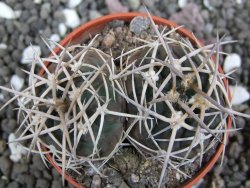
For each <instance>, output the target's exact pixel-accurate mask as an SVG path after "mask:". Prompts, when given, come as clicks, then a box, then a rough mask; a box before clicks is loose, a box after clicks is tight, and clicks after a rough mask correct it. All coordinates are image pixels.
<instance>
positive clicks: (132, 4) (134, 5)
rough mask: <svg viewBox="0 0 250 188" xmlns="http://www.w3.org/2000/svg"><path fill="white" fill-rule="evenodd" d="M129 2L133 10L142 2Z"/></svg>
mask: <svg viewBox="0 0 250 188" xmlns="http://www.w3.org/2000/svg"><path fill="white" fill-rule="evenodd" d="M128 4H129V6H130V7H131V8H132V9H133V10H135V9H138V8H139V6H140V4H141V2H140V0H128Z"/></svg>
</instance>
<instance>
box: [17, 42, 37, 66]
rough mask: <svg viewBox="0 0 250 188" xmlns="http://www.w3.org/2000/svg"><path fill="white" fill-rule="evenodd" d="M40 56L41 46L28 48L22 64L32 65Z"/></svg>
mask: <svg viewBox="0 0 250 188" xmlns="http://www.w3.org/2000/svg"><path fill="white" fill-rule="evenodd" d="M40 55H41V48H40V46H28V47H27V48H25V49H24V50H23V54H22V59H21V63H22V64H27V63H31V62H32V61H33V60H34V58H35V56H40Z"/></svg>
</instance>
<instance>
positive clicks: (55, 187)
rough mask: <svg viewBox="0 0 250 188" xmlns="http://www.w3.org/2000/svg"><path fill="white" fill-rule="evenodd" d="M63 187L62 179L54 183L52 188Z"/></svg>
mask: <svg viewBox="0 0 250 188" xmlns="http://www.w3.org/2000/svg"><path fill="white" fill-rule="evenodd" d="M61 187H63V185H62V180H61V179H59V180H53V181H52V185H51V188H61Z"/></svg>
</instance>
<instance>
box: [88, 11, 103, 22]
mask: <svg viewBox="0 0 250 188" xmlns="http://www.w3.org/2000/svg"><path fill="white" fill-rule="evenodd" d="M101 16H102V14H101V13H100V12H98V11H96V10H90V11H89V19H90V20H93V19H96V18H99V17H101Z"/></svg>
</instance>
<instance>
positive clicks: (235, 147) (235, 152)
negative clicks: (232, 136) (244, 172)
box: [228, 142, 242, 160]
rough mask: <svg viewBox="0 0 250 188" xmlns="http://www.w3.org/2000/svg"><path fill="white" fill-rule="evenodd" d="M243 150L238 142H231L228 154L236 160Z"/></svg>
mask: <svg viewBox="0 0 250 188" xmlns="http://www.w3.org/2000/svg"><path fill="white" fill-rule="evenodd" d="M241 151H242V147H241V146H240V145H239V144H238V143H237V142H233V143H232V144H230V147H229V150H228V154H229V156H230V157H232V160H236V159H237V158H238V157H239V155H240V152H241Z"/></svg>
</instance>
